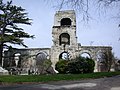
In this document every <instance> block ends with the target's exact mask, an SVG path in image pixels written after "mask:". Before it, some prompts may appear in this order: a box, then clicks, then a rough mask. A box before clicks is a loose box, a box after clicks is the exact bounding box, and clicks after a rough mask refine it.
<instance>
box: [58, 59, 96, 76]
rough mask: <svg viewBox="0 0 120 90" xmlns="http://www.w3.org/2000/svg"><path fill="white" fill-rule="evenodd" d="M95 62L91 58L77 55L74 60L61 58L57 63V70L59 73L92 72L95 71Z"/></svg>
mask: <svg viewBox="0 0 120 90" xmlns="http://www.w3.org/2000/svg"><path fill="white" fill-rule="evenodd" d="M94 66H95V63H94V61H93V60H92V59H90V58H83V57H77V58H76V59H74V60H71V61H66V60H60V61H59V62H58V63H57V64H56V70H58V72H59V73H64V74H65V73H71V74H80V73H92V72H93V71H94Z"/></svg>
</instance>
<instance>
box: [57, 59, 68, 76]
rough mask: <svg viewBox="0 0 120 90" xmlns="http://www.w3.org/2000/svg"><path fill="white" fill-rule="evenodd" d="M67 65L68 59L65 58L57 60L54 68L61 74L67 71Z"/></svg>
mask: <svg viewBox="0 0 120 90" xmlns="http://www.w3.org/2000/svg"><path fill="white" fill-rule="evenodd" d="M67 65H68V61H67V60H62V59H61V60H59V61H58V62H57V64H56V67H55V69H56V70H57V71H58V72H59V73H61V74H65V73H67Z"/></svg>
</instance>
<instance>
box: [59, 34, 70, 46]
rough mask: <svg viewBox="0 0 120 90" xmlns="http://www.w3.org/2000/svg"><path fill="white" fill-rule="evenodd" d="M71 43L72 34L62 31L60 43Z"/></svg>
mask: <svg viewBox="0 0 120 90" xmlns="http://www.w3.org/2000/svg"><path fill="white" fill-rule="evenodd" d="M62 44H64V45H66V44H67V45H70V35H69V34H68V33H62V34H61V35H60V36H59V45H62Z"/></svg>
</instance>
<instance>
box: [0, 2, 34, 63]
mask: <svg viewBox="0 0 120 90" xmlns="http://www.w3.org/2000/svg"><path fill="white" fill-rule="evenodd" d="M30 21H31V19H29V18H28V17H27V13H25V9H23V8H22V7H18V6H16V5H12V1H7V3H3V0H0V64H1V61H2V52H3V48H9V47H10V46H8V44H7V43H10V44H17V45H22V46H24V47H27V45H25V44H24V40H23V38H34V35H29V34H28V33H26V32H25V31H24V29H23V28H21V27H20V25H31V22H30Z"/></svg>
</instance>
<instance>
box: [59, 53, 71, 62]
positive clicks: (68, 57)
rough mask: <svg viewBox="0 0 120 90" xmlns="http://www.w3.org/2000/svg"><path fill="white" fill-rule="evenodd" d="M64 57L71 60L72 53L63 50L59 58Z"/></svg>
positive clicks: (63, 58)
mask: <svg viewBox="0 0 120 90" xmlns="http://www.w3.org/2000/svg"><path fill="white" fill-rule="evenodd" d="M60 59H62V60H69V59H70V55H69V53H68V52H62V53H61V54H60V55H59V60H60Z"/></svg>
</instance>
